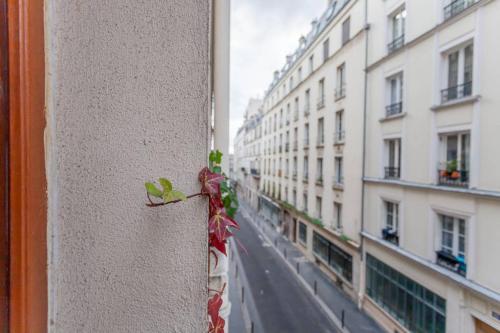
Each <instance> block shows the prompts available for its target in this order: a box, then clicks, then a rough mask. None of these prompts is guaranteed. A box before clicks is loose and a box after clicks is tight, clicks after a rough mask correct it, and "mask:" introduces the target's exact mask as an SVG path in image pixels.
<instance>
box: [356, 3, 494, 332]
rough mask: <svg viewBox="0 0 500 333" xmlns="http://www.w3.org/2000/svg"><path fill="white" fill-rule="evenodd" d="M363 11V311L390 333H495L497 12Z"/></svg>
mask: <svg viewBox="0 0 500 333" xmlns="http://www.w3.org/2000/svg"><path fill="white" fill-rule="evenodd" d="M368 4H369V8H368V21H369V23H370V33H369V36H370V37H369V44H368V66H367V80H368V81H367V84H368V94H367V119H366V124H367V132H366V141H365V143H366V175H365V185H366V187H365V206H364V216H365V219H364V230H363V236H364V239H365V241H364V248H363V255H364V257H365V259H366V261H365V263H366V268H365V278H366V281H365V282H364V284H365V286H366V287H365V288H364V290H365V295H366V297H365V298H364V302H363V307H364V309H365V310H366V311H367V312H369V313H370V314H371V315H373V316H374V317H375V318H376V319H377V320H379V321H380V322H381V324H383V326H385V327H386V329H387V330H388V331H390V332H396V331H397V332H406V331H411V332H449V333H451V332H453V333H468V332H488V333H489V332H499V330H500V261H499V259H498V257H497V254H496V251H498V249H499V248H498V244H499V240H500V224H499V222H500V201H499V199H500V174H498V173H496V171H495V168H496V167H495V161H496V156H497V155H498V152H499V149H498V142H499V140H498V138H499V136H498V133H499V130H500V114H499V113H498V108H499V105H500V95H499V93H498V92H499V90H498V78H499V77H500V70H499V67H498V66H497V65H496V61H498V59H500V43H499V42H498V32H499V31H500V30H499V27H500V26H499V19H500V2H499V1H487V0H482V1H472V0H454V1H451V2H450V1H444V2H442V1H435V0H407V1H401V0H387V1H368ZM349 167H350V166H349Z"/></svg>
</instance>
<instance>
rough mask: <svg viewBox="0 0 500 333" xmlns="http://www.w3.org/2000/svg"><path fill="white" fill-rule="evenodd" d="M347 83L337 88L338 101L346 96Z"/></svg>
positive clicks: (336, 97)
mask: <svg viewBox="0 0 500 333" xmlns="http://www.w3.org/2000/svg"><path fill="white" fill-rule="evenodd" d="M345 90H346V89H345V84H343V83H342V84H341V85H340V87H337V88H336V89H335V101H338V100H340V99H342V98H344V97H345Z"/></svg>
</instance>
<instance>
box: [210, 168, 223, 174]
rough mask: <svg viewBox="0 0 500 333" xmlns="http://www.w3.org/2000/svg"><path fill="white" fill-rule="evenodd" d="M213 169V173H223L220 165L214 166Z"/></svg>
mask: <svg viewBox="0 0 500 333" xmlns="http://www.w3.org/2000/svg"><path fill="white" fill-rule="evenodd" d="M212 169H213V171H212V172H213V173H218V174H219V175H220V174H222V168H221V167H220V166H214V167H213V168H212Z"/></svg>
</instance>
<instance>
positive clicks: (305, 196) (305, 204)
mask: <svg viewBox="0 0 500 333" xmlns="http://www.w3.org/2000/svg"><path fill="white" fill-rule="evenodd" d="M302 200H303V201H304V202H303V203H302V204H303V205H304V212H305V213H307V193H304V194H303V195H302Z"/></svg>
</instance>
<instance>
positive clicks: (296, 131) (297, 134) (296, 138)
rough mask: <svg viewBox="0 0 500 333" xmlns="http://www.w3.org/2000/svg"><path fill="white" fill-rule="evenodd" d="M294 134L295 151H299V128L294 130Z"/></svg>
mask: <svg viewBox="0 0 500 333" xmlns="http://www.w3.org/2000/svg"><path fill="white" fill-rule="evenodd" d="M293 134H294V136H293V137H294V139H293V150H297V149H298V142H299V130H298V128H297V127H295V128H294V129H293Z"/></svg>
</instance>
